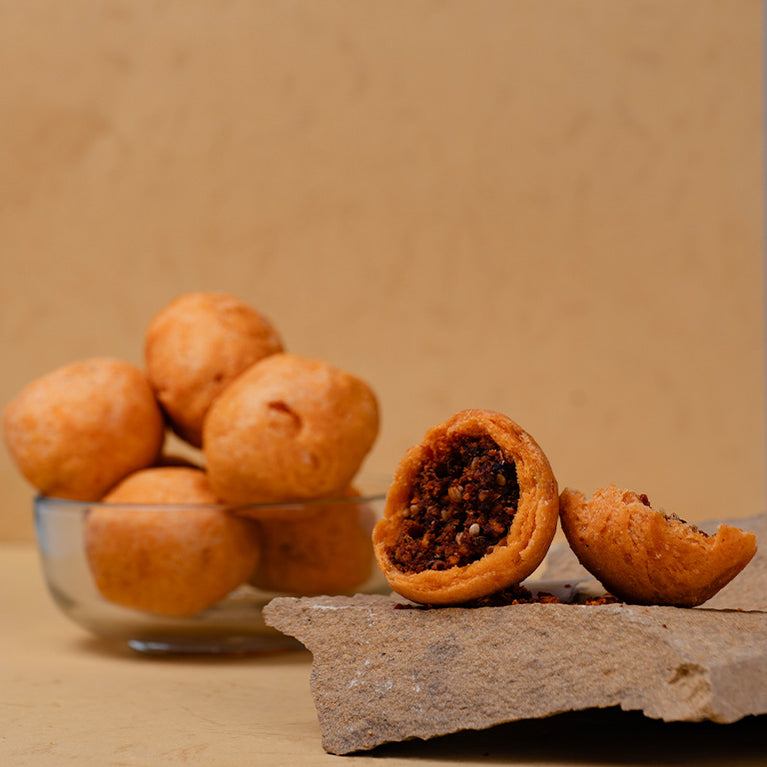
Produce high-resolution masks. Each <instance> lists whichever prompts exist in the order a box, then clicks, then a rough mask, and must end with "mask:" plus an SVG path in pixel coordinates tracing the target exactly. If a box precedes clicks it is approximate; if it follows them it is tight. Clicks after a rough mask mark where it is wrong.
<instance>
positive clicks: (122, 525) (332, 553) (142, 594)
mask: <svg viewBox="0 0 767 767" xmlns="http://www.w3.org/2000/svg"><path fill="white" fill-rule="evenodd" d="M357 486H358V487H359V488H360V491H361V492H360V495H359V496H354V497H339V498H333V499H321V500H312V501H306V502H295V503H277V504H254V505H242V506H224V505H222V506H205V505H188V506H181V505H174V506H169V505H149V504H144V505H141V504H114V503H93V502H81V501H72V500H64V499H60V498H50V497H44V496H38V497H37V498H35V501H34V512H35V532H36V537H37V543H38V549H39V554H40V560H41V564H42V569H43V574H44V577H45V581H46V584H47V587H48V590H49V592H50V594H51V596H52V597H53V600H54V602H55V603H56V604H57V605H58V606H59V608H60V609H61V610H62V611H63V612H64V614H65V615H67V616H68V617H69V618H70V619H71V620H73V621H74V622H75V623H77V624H79V625H80V626H81V627H83V628H85V629H86V630H88V631H89V632H91V633H92V634H94V635H96V636H99V637H102V638H106V639H111V640H117V641H120V642H125V643H127V644H128V645H129V646H130V647H131V648H133V649H134V650H138V651H141V652H144V653H154V654H206V655H231V654H243V653H255V652H264V651H273V650H284V649H289V648H293V647H296V648H297V647H300V645H299V644H298V643H297V642H296V640H294V639H292V638H290V637H287V636H285V635H283V634H281V633H280V632H278V631H276V630H275V629H273V628H271V627H269V626H267V625H266V624H265V623H264V621H263V618H262V616H261V610H262V608H263V606H264V605H265V604H266V603H267V602H269V601H270V600H271V599H273V598H274V597H276V596H315V595H320V594H328V595H330V594H354V593H388V591H389V589H388V586H387V584H386V581H385V579H384V577H383V575H382V574H381V572H380V570H379V569H378V567H377V565H376V563H375V558H374V557H373V553H372V542H371V534H372V529H373V525H374V524H375V522H376V520H377V519H378V518H379V517H380V516H381V515H382V513H383V507H384V504H385V500H386V484H385V483H384V482H383V481H381V480H374V481H367V482H365V483H360V484H358V485H357ZM218 515H233V516H235V517H237V518H239V519H241V520H245V521H244V522H242V523H238V525H240V526H242V525H244V526H245V527H247V528H248V529H249V530H250V531H251V532H252V533H253V534H254V537H255V540H256V541H257V546H258V548H259V553H258V555H257V560H258V564H257V565H256V567H255V571H253V572H252V574H251V575H249V576H248V577H246V578H244V579H243V578H242V574H241V573H242V567H241V565H240V571H239V572H240V575H239V576H237V575H235V576H234V577H235V578H237V579H238V582H237V583H236V584H235V585H234V586H233V588H231V589H230V590H229V586H227V585H226V584H227V583H229V580H227V579H231V577H232V573H231V572H230V571H229V560H232V561H235V560H237V556H236V555H232V556H228V555H227V552H226V551H225V552H224V553H223V555H222V554H221V552H220V551H219V552H218V553H215V551H216V548H215V547H216V546H219V545H221V544H220V541H219V540H218V539H219V537H220V536H218V534H217V532H216V530H215V529H214V530H213V532H212V533H211V532H210V529H211V527H210V525H209V524H207V523H206V522H205V520H210V519H218ZM97 520H99V521H100V522H99V524H98V525H96V521H97ZM216 524H218V522H216ZM182 525H183V530H184V531H185V533H184V535H178V531H179V530H180V529H181V526H182ZM169 529H174V530H175V533H173V534H172V535H168V534H167V531H168V530H169ZM238 529H240V528H238ZM94 530H96V531H97V532H95V533H94ZM105 531H106V533H105ZM201 531H205V532H201ZM105 535H106V537H111V539H112V544H111V549H110V548H108V547H107V549H106V550H101V551H100V549H99V546H100V541H101V540H102V539H103V538H104V536H105ZM99 536H101V538H99ZM206 536H207V538H208V539H206ZM115 544H116V545H115ZM185 547H190V548H189V549H188V550H187V549H186V548H185ZM105 551H106V556H105ZM211 552H213V553H211ZM190 562H191V564H190ZM105 571H106V572H105ZM105 579H106V581H108V585H106V586H105ZM166 581H167V582H166ZM222 583H223V584H224V585H223V589H224V590H225V593H224V594H223V595H220V596H217V597H212V598H211V597H210V596H209V595H210V594H211V593H215V589H216V588H219V589H220V588H222V586H221V584H222ZM115 584H117V585H116V586H115ZM201 592H204V593H205V594H206V595H207V597H204V599H207V601H206V602H205V604H204V605H202V606H201V607H200V608H199V609H197V607H194V606H192V607H190V606H189V605H190V604H192V605H193V604H194V599H195V598H198V595H199V594H200V593H201ZM153 593H159V594H161V596H163V597H164V599H165V603H164V604H163V605H161V606H159V607H158V606H157V604H154V603H150V602H151V600H149V601H147V599H148V597H149V596H150V595H151V594H153ZM177 595H178V596H177ZM190 595H191V596H192V597H193V598H192V602H191V603H190V602H189V600H188V599H187V597H188V596H190ZM212 600H214V601H212ZM160 601H161V602H162V599H161V600H160ZM211 601H212V603H210V602H211ZM181 603H183V606H181ZM177 606H178V607H179V609H178V610H177V609H176V607H177ZM175 613H182V614H175Z"/></svg>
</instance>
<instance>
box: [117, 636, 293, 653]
mask: <svg viewBox="0 0 767 767" xmlns="http://www.w3.org/2000/svg"><path fill="white" fill-rule="evenodd" d="M128 647H130V648H131V649H132V650H136V651H137V652H140V653H142V654H144V655H186V656H191V655H204V656H208V657H210V656H216V657H221V656H226V655H229V656H236V655H257V654H261V653H267V652H276V651H280V652H281V651H285V650H301V649H303V647H304V646H303V645H302V644H301V643H300V642H299V641H298V640H296V639H293V638H292V637H288V636H268V635H265V636H252V635H251V636H247V635H246V636H239V637H238V636H227V637H222V638H216V639H212V638H206V637H168V638H162V639H129V640H128Z"/></svg>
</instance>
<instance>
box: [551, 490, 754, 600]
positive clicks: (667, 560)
mask: <svg viewBox="0 0 767 767" xmlns="http://www.w3.org/2000/svg"><path fill="white" fill-rule="evenodd" d="M560 518H561V520H562V529H563V530H564V533H565V536H566V538H567V541H568V543H569V544H570V548H572V550H573V552H574V553H575V555H576V556H577V557H578V560H579V561H580V563H581V564H582V565H583V566H584V567H585V568H586V569H587V570H588V571H589V572H590V573H591V574H592V575H593V576H594V577H596V578H597V579H598V580H599V581H600V582H601V583H602V585H603V586H604V587H605V588H606V589H607V590H608V591H609V592H610V593H611V594H612V595H613V596H615V597H618V598H619V599H622V600H624V601H626V602H635V603H638V604H657V605H676V606H678V607H694V606H696V605H700V604H703V602H705V601H706V600H708V599H710V598H711V597H712V596H714V594H716V593H717V591H719V590H720V589H721V588H722V587H723V586H725V585H726V584H727V583H729V582H730V581H731V580H732V579H733V578H734V577H735V576H736V575H737V574H738V573H739V572H740V571H741V570H742V569H743V568H744V567H745V566H746V565H747V564H748V563H749V561H750V560H751V558H752V557H753V556H754V554H755V553H756V537H755V536H754V534H753V533H745V532H742V531H741V530H738V529H737V528H735V527H732V526H730V525H720V526H719V529H718V530H717V532H716V534H715V535H708V534H706V533H705V532H703V531H702V530H699V529H698V528H696V527H695V526H693V525H690V524H688V523H686V522H684V521H683V520H681V519H679V518H678V517H676V516H675V515H673V514H665V513H664V512H662V511H659V510H656V509H653V508H652V506H651V505H650V502H649V500H648V498H647V496H646V495H643V494H638V493H635V492H632V491H630V490H622V489H619V488H618V487H617V486H616V485H609V486H607V487H604V488H601V489H600V490H597V492H596V493H594V495H593V496H592V498H591V500H587V499H586V497H585V496H584V495H583V493H580V492H578V491H577V490H572V489H570V488H565V490H563V491H562V495H561V497H560Z"/></svg>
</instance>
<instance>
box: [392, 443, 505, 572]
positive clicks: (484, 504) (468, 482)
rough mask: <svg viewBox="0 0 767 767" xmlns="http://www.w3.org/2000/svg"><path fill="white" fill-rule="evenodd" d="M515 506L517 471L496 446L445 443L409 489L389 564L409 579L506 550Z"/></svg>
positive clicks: (435, 449) (436, 451) (493, 444)
mask: <svg viewBox="0 0 767 767" xmlns="http://www.w3.org/2000/svg"><path fill="white" fill-rule="evenodd" d="M518 503H519V483H518V482H517V468H516V466H515V464H514V461H513V460H511V461H510V460H507V459H506V457H505V456H504V454H503V451H502V450H501V448H500V447H498V445H497V444H496V443H495V441H494V440H492V439H491V438H490V437H487V436H482V437H467V436H461V437H455V438H453V439H452V440H449V441H447V440H446V441H445V442H444V443H443V444H438V445H436V446H435V448H434V457H433V460H431V461H429V462H428V463H425V464H424V466H423V467H422V468H421V471H420V473H419V474H418V477H417V478H416V480H415V482H414V483H413V488H412V493H411V495H410V499H409V503H408V505H407V506H406V508H405V509H404V511H403V512H402V516H403V518H402V523H401V525H400V530H399V535H398V537H397V540H396V542H395V543H394V545H393V546H391V547H390V549H389V552H388V554H389V558H390V559H391V561H392V562H393V563H394V564H395V565H396V566H397V567H398V568H399V569H400V570H402V571H403V572H411V573H417V572H423V571H424V570H445V569H447V568H449V567H454V566H459V567H462V566H464V565H467V564H469V563H470V562H474V561H476V560H478V559H480V558H481V557H483V556H484V555H485V554H487V553H488V552H490V551H492V550H493V549H494V548H495V547H496V546H503V545H505V543H506V536H507V535H508V532H509V528H510V527H511V523H512V521H513V519H514V514H515V513H516V511H517V505H518Z"/></svg>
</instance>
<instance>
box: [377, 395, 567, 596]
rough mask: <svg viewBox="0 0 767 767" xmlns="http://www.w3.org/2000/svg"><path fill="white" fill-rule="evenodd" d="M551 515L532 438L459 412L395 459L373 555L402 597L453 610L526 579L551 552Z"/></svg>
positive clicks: (495, 417) (542, 460) (546, 479)
mask: <svg viewBox="0 0 767 767" xmlns="http://www.w3.org/2000/svg"><path fill="white" fill-rule="evenodd" d="M558 508H559V498H558V490H557V482H556V479H555V477H554V474H553V472H552V470H551V466H550V465H549V462H548V460H547V458H546V456H545V455H544V453H543V451H542V450H541V448H540V447H539V446H538V444H537V443H536V442H535V440H533V438H532V437H531V436H530V435H529V434H528V433H527V432H526V431H524V430H523V429H522V428H521V427H520V426H518V425H517V424H516V423H514V421H512V420H511V419H510V418H508V417H506V416H505V415H502V414H501V413H495V412H493V411H489V410H464V411H461V412H459V413H456V414H455V415H454V416H452V417H451V418H449V419H448V420H447V421H446V422H445V423H443V424H440V425H438V426H435V427H434V428H432V429H430V430H429V431H428V432H427V433H426V435H425V437H424V439H423V441H422V442H420V443H419V444H417V445H415V446H414V447H412V448H411V449H410V450H408V452H407V453H406V454H405V456H404V457H403V459H402V460H401V461H400V463H399V465H398V466H397V468H396V470H395V473H394V478H393V480H392V484H391V487H390V488H389V492H388V495H387V498H386V507H385V509H384V516H383V517H382V518H381V519H380V520H379V521H378V523H377V524H376V526H375V529H374V530H373V545H374V548H375V555H376V558H377V560H378V564H379V566H380V568H381V570H382V572H383V574H384V576H385V577H386V580H387V581H388V582H389V585H390V586H391V587H392V589H394V591H396V592H397V593H399V594H401V595H402V596H404V597H406V598H407V599H411V600H413V601H415V602H422V603H425V604H434V605H449V604H461V603H464V602H468V601H470V600H474V599H479V598H481V597H485V596H488V595H491V594H495V593H497V592H499V591H501V590H502V589H505V588H507V587H510V586H513V585H516V584H518V583H520V582H521V581H522V580H523V579H524V578H526V577H527V576H528V575H530V574H531V573H532V572H533V570H535V568H536V567H537V566H538V565H539V564H540V563H541V561H542V560H543V557H544V556H545V555H546V552H547V551H548V548H549V546H550V545H551V541H552V539H553V537H554V533H555V532H556V526H557V514H558Z"/></svg>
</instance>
